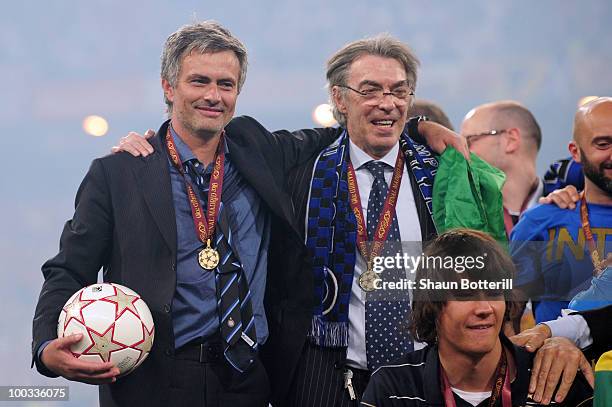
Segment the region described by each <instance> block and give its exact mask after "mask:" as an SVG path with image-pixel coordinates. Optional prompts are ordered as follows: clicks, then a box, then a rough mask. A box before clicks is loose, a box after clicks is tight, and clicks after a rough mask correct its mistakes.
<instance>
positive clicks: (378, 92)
mask: <svg viewBox="0 0 612 407" xmlns="http://www.w3.org/2000/svg"><path fill="white" fill-rule="evenodd" d="M337 86H338V87H339V88H344V89H349V90H352V91H353V92H355V93H356V94H358V95H360V96H362V97H363V98H364V99H366V100H368V101H372V102H380V101H381V100H383V98H384V97H385V96H387V95H390V96H393V98H394V99H395V101H396V103H400V104H405V103H407V102H408V99H409V98H410V97H411V96H414V91H413V90H412V89H410V88H409V87H408V86H401V87H399V88H395V89H393V90H392V91H390V92H384V91H383V89H382V88H376V87H368V88H366V89H363V90H357V89H353V88H351V87H350V86H346V85H337Z"/></svg>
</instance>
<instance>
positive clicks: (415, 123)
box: [406, 115, 429, 144]
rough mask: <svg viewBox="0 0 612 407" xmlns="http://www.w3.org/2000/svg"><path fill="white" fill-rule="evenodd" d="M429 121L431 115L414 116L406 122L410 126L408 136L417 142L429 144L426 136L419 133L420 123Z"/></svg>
mask: <svg viewBox="0 0 612 407" xmlns="http://www.w3.org/2000/svg"><path fill="white" fill-rule="evenodd" d="M428 121H429V117H427V116H425V115H421V116H414V117H411V118H410V119H408V123H406V127H407V128H408V136H409V137H410V138H411V139H413V140H415V141H416V142H417V143H421V144H427V141H426V140H425V138H424V137H423V136H421V134H420V133H419V123H420V122H428Z"/></svg>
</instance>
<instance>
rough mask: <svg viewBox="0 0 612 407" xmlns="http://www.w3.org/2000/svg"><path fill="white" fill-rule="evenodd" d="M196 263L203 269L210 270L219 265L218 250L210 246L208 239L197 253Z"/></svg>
mask: <svg viewBox="0 0 612 407" xmlns="http://www.w3.org/2000/svg"><path fill="white" fill-rule="evenodd" d="M198 263H200V266H202V268H203V269H205V270H211V271H212V270H214V269H215V268H216V267H217V266H218V265H219V252H218V251H216V250H215V249H213V248H212V247H210V240H208V242H207V245H206V247H205V248H203V249H202V250H200V252H199V253H198Z"/></svg>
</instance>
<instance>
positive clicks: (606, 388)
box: [593, 351, 612, 407]
mask: <svg viewBox="0 0 612 407" xmlns="http://www.w3.org/2000/svg"><path fill="white" fill-rule="evenodd" d="M610 406H612V351H609V352H606V353H604V354H603V355H601V357H600V358H599V360H598V361H597V364H596V365H595V399H594V400H593V407H610Z"/></svg>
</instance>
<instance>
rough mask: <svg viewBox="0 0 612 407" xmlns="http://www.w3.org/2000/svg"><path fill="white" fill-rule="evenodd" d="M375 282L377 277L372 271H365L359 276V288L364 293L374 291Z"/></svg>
mask: <svg viewBox="0 0 612 407" xmlns="http://www.w3.org/2000/svg"><path fill="white" fill-rule="evenodd" d="M376 280H378V276H377V275H376V273H375V272H373V271H372V270H367V271H366V272H365V273H361V275H360V276H359V287H361V289H362V290H363V291H365V292H370V291H374V290H375V289H376V285H375V283H376Z"/></svg>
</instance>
